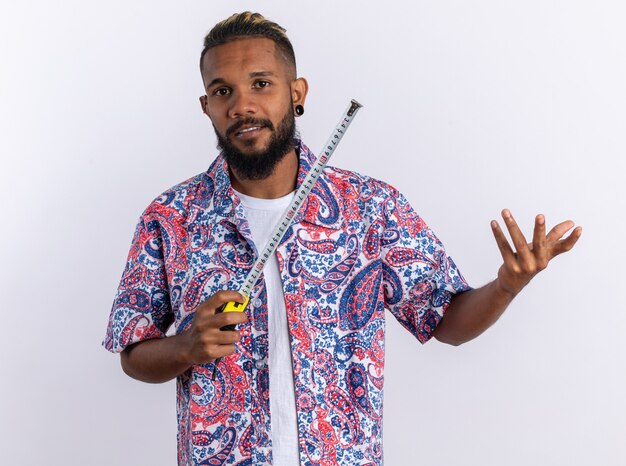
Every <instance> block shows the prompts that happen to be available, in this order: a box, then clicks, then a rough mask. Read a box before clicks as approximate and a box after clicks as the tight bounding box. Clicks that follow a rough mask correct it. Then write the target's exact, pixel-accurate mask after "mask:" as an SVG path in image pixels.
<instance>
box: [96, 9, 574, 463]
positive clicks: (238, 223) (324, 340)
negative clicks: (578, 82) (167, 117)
mask: <svg viewBox="0 0 626 466" xmlns="http://www.w3.org/2000/svg"><path fill="white" fill-rule="evenodd" d="M284 32H285V31H284V29H282V28H281V27H280V26H278V25H277V24H275V23H272V22H270V21H268V20H266V19H265V18H263V17H262V16H261V15H259V14H252V13H242V14H239V15H233V16H232V17H230V18H228V19H226V20H224V21H222V22H221V23H219V24H217V25H216V26H215V27H214V28H213V30H212V31H211V32H210V33H209V34H208V35H207V37H206V38H205V47H204V50H203V52H202V55H201V61H200V66H201V72H202V78H203V81H204V86H205V90H206V95H204V96H202V97H200V104H201V107H202V111H203V112H204V113H205V114H206V115H207V116H208V117H209V119H210V121H211V123H212V124H213V127H214V129H215V133H216V135H217V137H218V141H219V146H220V148H221V150H222V152H221V154H220V155H219V156H218V157H217V159H216V160H215V161H214V162H213V164H212V165H211V166H210V167H209V169H208V171H207V172H206V173H203V174H201V175H198V176H196V177H194V178H191V179H189V180H187V181H185V182H183V183H181V184H179V185H177V186H175V187H173V188H172V189H170V190H168V191H166V192H165V193H163V194H162V195H161V196H160V197H158V198H157V199H156V200H155V201H153V202H152V203H151V204H150V206H149V207H148V208H147V209H146V211H145V212H144V214H143V215H142V217H141V219H140V222H139V225H138V227H137V231H136V234H135V237H134V239H133V243H132V246H131V250H130V254H129V258H128V263H127V266H126V269H125V271H124V275H123V277H122V280H121V283H120V286H119V290H118V293H117V296H116V299H115V302H114V305H113V310H112V312H111V318H110V324H109V328H108V331H107V335H106V339H105V346H106V348H107V349H109V350H111V351H115V352H121V360H122V366H123V368H124V371H125V372H126V373H127V374H128V375H130V376H131V377H134V378H136V379H139V380H143V381H146V382H164V381H167V380H170V379H172V378H177V394H178V422H179V434H178V457H179V464H185V465H187V464H239V465H243V464H269V463H273V464H275V465H294V464H302V465H308V464H324V465H334V464H341V465H350V466H352V465H356V464H362V465H365V464H370V465H377V464H382V461H383V460H382V388H383V362H384V318H385V316H384V310H385V308H387V309H389V310H390V311H391V313H392V314H393V315H394V317H395V318H396V319H398V320H399V321H400V323H401V324H402V325H403V326H405V327H406V328H407V329H408V330H409V331H410V332H412V333H413V334H414V335H415V336H416V337H417V339H418V340H419V341H421V342H426V341H427V340H428V339H429V338H430V337H431V336H435V337H436V338H437V339H438V340H440V341H443V342H446V343H450V344H454V345H458V344H461V343H463V342H466V341H468V340H470V339H472V338H474V337H476V336H478V335H479V334H480V333H482V332H483V331H484V330H485V329H487V328H488V327H489V326H490V325H492V324H493V323H494V322H495V321H496V320H497V319H498V317H499V316H500V315H501V314H502V312H504V310H505V308H506V307H507V305H508V304H509V303H510V302H511V300H512V299H513V298H514V296H515V295H516V294H517V293H519V292H520V291H521V290H522V288H523V287H524V286H525V285H526V284H527V283H528V282H529V281H530V280H531V279H532V278H533V276H534V275H535V274H536V273H538V272H539V271H540V270H542V269H543V268H545V267H546V266H547V264H548V262H549V261H550V260H551V259H552V258H553V257H554V256H556V255H558V254H559V253H561V252H564V251H567V250H569V249H571V248H572V247H573V246H574V244H575V243H576V241H577V240H578V238H579V237H580V234H581V229H580V227H578V228H576V229H575V230H574V231H573V233H572V234H571V235H570V236H569V237H567V238H566V239H561V238H562V237H563V235H564V234H565V233H566V232H567V231H568V230H570V229H571V228H572V227H573V223H572V222H570V221H567V222H563V223H561V224H559V225H557V226H556V227H554V228H553V229H552V230H551V231H550V232H549V233H548V234H547V235H546V232H545V221H544V218H543V216H541V215H538V216H537V218H536V221H535V229H534V233H533V239H532V243H531V244H527V242H526V239H525V238H524V236H523V234H522V233H521V231H520V230H519V228H518V227H517V224H516V223H515V220H514V219H513V217H512V216H511V214H510V213H509V212H508V211H507V210H504V211H503V213H502V216H503V219H504V223H505V224H506V227H507V229H508V231H509V233H510V235H511V238H512V240H513V243H514V247H515V250H514V249H513V248H512V247H511V246H510V245H509V243H508V241H507V240H506V238H505V236H504V234H503V232H502V230H501V229H500V226H499V225H498V223H497V222H495V221H493V222H492V229H493V233H494V236H495V239H496V243H497V245H498V247H499V248H500V251H501V253H502V257H503V264H502V266H501V267H500V269H499V271H498V275H497V278H496V279H495V280H494V281H493V282H491V283H489V284H488V285H486V286H484V287H482V288H479V289H475V290H471V289H470V287H469V286H468V285H467V283H466V282H465V280H464V279H463V277H462V276H461V274H460V273H459V271H458V270H457V268H456V266H455V264H454V263H453V262H452V260H451V259H450V258H449V257H448V256H447V255H446V254H445V251H444V249H443V246H442V244H441V243H440V242H439V241H438V240H437V238H436V237H435V236H434V234H433V233H432V231H431V230H430V229H429V228H428V227H427V225H426V224H425V223H424V222H423V220H422V219H421V218H420V217H419V216H418V215H417V214H416V213H415V212H414V211H413V210H412V208H411V206H410V205H409V204H408V202H407V201H406V199H405V198H404V197H403V196H402V195H401V194H400V193H398V192H397V191H396V190H395V189H394V188H392V187H390V186H389V185H387V184H385V183H383V182H381V181H378V180H374V179H371V178H368V177H365V176H361V175H358V174H356V173H352V172H348V171H344V170H339V169H335V168H327V169H326V170H325V171H324V173H323V174H322V176H321V177H320V179H319V180H318V182H317V184H316V185H315V187H314V189H313V191H312V192H311V194H310V196H309V197H308V198H307V201H306V202H305V203H304V205H303V206H302V208H301V210H300V212H299V213H298V214H297V215H296V218H295V220H294V222H293V225H292V227H291V228H290V229H289V230H288V231H287V232H286V234H285V235H284V237H283V239H282V240H281V243H280V245H279V247H278V249H277V251H276V253H275V255H274V256H273V257H272V261H270V262H269V263H268V265H267V266H266V268H265V270H264V273H263V280H259V282H258V283H257V284H256V286H255V287H254V289H253V291H252V293H251V300H250V304H249V305H248V307H247V309H246V311H245V312H244V313H236V312H235V313H218V312H216V311H217V309H218V308H219V307H220V306H221V305H222V304H224V303H226V302H229V301H236V302H242V301H243V299H242V297H241V295H239V293H237V292H236V291H234V290H237V289H238V288H239V286H241V284H242V283H243V281H244V279H245V276H246V274H247V272H248V271H249V270H250V268H251V267H252V264H253V262H254V259H255V258H256V256H257V255H258V253H259V251H260V250H261V249H262V248H263V247H264V245H265V242H266V240H267V239H268V238H269V236H270V234H271V232H272V230H273V227H274V225H275V224H276V221H277V220H278V219H279V218H280V217H281V215H282V213H283V212H284V210H285V208H286V207H287V206H288V205H289V203H290V201H291V199H292V197H293V193H294V190H295V189H296V187H297V186H298V185H299V184H300V183H301V182H302V180H303V178H304V176H305V175H306V172H307V170H308V169H309V167H310V166H311V164H312V163H313V161H314V159H315V157H314V155H313V154H312V153H311V152H310V151H309V149H308V148H307V147H306V146H305V145H304V144H303V143H302V142H301V141H299V140H298V139H297V138H296V133H295V115H298V116H299V115H302V113H303V112H304V104H305V101H306V95H307V90H308V85H307V82H306V80H304V79H303V78H297V74H296V63H295V57H294V53H293V49H292V47H291V44H290V42H289V40H288V39H287V37H286V35H285V33H284ZM444 312H445V317H443V315H444ZM171 325H174V328H175V335H173V336H166V331H167V330H168V328H169V327H170V326H171ZM228 325H236V326H237V327H236V330H226V331H225V330H221V329H222V328H223V327H225V326H228ZM218 358H222V359H221V362H220V363H219V364H216V361H217V359H218ZM214 372H215V375H216V377H215V378H213V377H212V375H213V373H214Z"/></svg>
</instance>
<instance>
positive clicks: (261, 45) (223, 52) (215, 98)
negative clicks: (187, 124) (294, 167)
mask: <svg viewBox="0 0 626 466" xmlns="http://www.w3.org/2000/svg"><path fill="white" fill-rule="evenodd" d="M202 71H203V79H204V83H205V89H206V97H202V98H201V99H200V101H201V104H202V106H203V111H204V112H205V113H206V114H207V115H208V116H209V118H210V119H211V122H212V123H213V127H214V128H215V133H216V135H217V138H218V143H219V147H220V148H221V149H222V151H223V152H224V155H225V157H226V160H227V162H228V164H229V166H230V167H231V168H232V169H234V170H235V171H236V173H237V174H238V175H239V176H240V177H242V178H244V179H263V178H266V177H267V176H269V175H270V174H271V173H272V172H273V171H274V168H275V166H276V164H277V163H278V162H279V161H280V160H281V159H282V158H283V157H284V156H285V155H286V154H287V153H288V152H289V151H290V150H291V149H293V147H294V142H293V141H294V137H295V121H294V113H293V106H294V105H295V104H297V103H300V104H301V103H303V101H304V96H305V95H306V82H304V83H305V84H304V92H302V89H301V88H302V83H299V82H298V81H299V80H295V79H294V78H295V76H294V72H293V70H292V69H291V68H290V67H289V66H288V65H287V64H286V62H285V61H284V60H283V58H282V56H281V55H280V53H279V51H278V50H277V48H276V44H275V43H274V42H273V41H272V40H270V39H265V38H246V39H240V40H235V41H233V42H229V43H227V44H224V45H220V46H217V47H214V48H212V49H210V50H209V51H207V53H206V55H205V57H204V61H203V66H202Z"/></svg>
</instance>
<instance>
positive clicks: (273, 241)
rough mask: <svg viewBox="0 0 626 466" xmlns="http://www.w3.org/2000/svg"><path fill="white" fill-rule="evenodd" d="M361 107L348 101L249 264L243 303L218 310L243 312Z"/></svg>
mask: <svg viewBox="0 0 626 466" xmlns="http://www.w3.org/2000/svg"><path fill="white" fill-rule="evenodd" d="M361 107H362V105H361V104H360V103H358V102H357V101H356V100H352V101H351V102H350V106H349V107H348V109H347V110H346V112H345V113H344V115H343V116H342V117H341V121H339V123H338V124H337V127H336V128H335V130H334V131H333V133H332V134H331V136H330V138H329V139H328V142H326V146H325V147H324V150H323V154H322V155H320V156H319V157H318V158H317V160H316V161H315V163H314V164H313V166H312V167H311V169H310V170H309V173H307V176H306V178H305V179H304V181H303V182H302V184H301V185H300V188H299V189H298V192H296V194H295V196H294V198H293V201H291V204H290V205H289V207H288V208H287V210H286V211H285V214H284V215H283V217H282V218H281V219H280V221H279V222H278V224H277V225H276V227H275V229H274V231H273V233H272V236H270V239H269V240H268V242H267V244H266V245H265V248H263V251H261V253H260V254H259V257H258V259H257V260H256V262H255V263H254V265H253V266H252V269H250V272H248V276H247V277H246V280H245V281H244V283H243V286H242V287H241V289H240V290H239V293H240V294H241V295H242V296H243V297H244V302H243V303H235V302H229V303H226V304H225V305H223V309H221V312H243V311H244V310H245V308H246V306H247V305H248V302H249V301H250V293H251V292H252V288H253V287H254V285H256V282H257V281H258V280H259V277H260V276H261V273H262V272H263V269H264V268H265V264H267V261H268V260H269V259H270V257H271V256H272V254H273V253H274V251H275V250H276V248H277V247H278V244H279V243H280V240H281V239H282V237H283V235H284V234H285V232H286V231H287V229H288V228H289V226H290V225H291V221H292V220H293V218H294V217H295V215H296V213H297V212H298V210H299V209H300V206H301V205H302V204H303V202H304V200H305V199H306V197H307V196H308V195H309V193H310V192H311V189H313V185H314V184H315V182H316V181H317V179H318V178H319V177H320V175H321V174H322V171H323V170H324V167H325V166H326V164H327V163H328V160H330V157H331V156H332V155H333V152H335V149H336V148H337V145H339V141H341V138H342V137H343V135H344V134H345V132H346V130H347V129H348V127H349V126H350V123H352V120H353V119H354V116H355V115H356V113H357V112H358V111H359V109H360V108H361Z"/></svg>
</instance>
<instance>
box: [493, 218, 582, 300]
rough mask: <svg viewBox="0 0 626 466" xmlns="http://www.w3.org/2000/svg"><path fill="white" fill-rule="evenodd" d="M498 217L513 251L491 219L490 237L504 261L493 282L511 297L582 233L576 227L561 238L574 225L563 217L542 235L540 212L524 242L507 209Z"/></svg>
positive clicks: (569, 246)
mask: <svg viewBox="0 0 626 466" xmlns="http://www.w3.org/2000/svg"><path fill="white" fill-rule="evenodd" d="M502 218H503V219H504V224H505V225H506V227H507V229H508V231H509V234H510V235H511V240H512V241H513V245H514V246H515V250H513V248H512V247H511V245H510V244H509V242H508V240H507V239H506V236H505V235H504V232H503V231H502V229H501V228H500V225H499V224H498V222H497V221H495V220H492V221H491V229H492V231H493V236H494V237H495V239H496V243H498V247H499V248H500V253H501V254H502V259H503V260H504V263H503V264H502V266H501V267H500V270H498V278H497V284H498V286H499V287H500V288H501V289H502V290H503V291H505V292H507V293H510V294H511V295H513V296H515V295H516V294H518V293H519V292H520V291H521V290H522V288H524V286H526V285H527V284H528V282H530V280H532V278H533V277H534V276H535V275H537V274H538V273H539V272H541V271H542V270H543V269H545V268H546V267H547V266H548V263H549V262H550V261H551V260H552V259H553V258H554V257H556V256H558V255H559V254H561V253H564V252H567V251H569V250H570V249H572V248H573V247H574V245H575V244H576V242H577V241H578V238H580V235H581V234H582V227H576V228H575V229H574V231H572V233H570V235H569V236H567V237H566V238H564V239H562V238H563V236H564V235H565V233H567V232H568V231H569V230H570V229H572V228H573V227H574V222H572V221H571V220H567V221H565V222H562V223H559V224H558V225H556V226H555V227H554V228H552V230H550V232H549V233H548V234H547V235H546V221H545V217H544V216H543V215H541V214H540V215H537V216H536V217H535V229H534V233H533V241H532V243H528V242H527V241H526V238H525V237H524V234H523V233H522V231H521V230H520V228H519V226H518V225H517V222H516V221H515V219H514V218H513V215H511V212H510V211H509V210H508V209H504V210H503V211H502Z"/></svg>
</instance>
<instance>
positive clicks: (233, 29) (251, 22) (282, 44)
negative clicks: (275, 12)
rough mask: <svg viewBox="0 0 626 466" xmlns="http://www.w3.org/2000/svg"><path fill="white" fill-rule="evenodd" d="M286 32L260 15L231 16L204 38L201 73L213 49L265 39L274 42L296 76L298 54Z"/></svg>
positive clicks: (238, 14)
mask: <svg viewBox="0 0 626 466" xmlns="http://www.w3.org/2000/svg"><path fill="white" fill-rule="evenodd" d="M285 32H286V29H285V28H283V27H282V26H280V25H278V24H277V23H275V22H273V21H270V20H268V19H266V18H265V17H264V16H263V15H261V14H260V13H252V12H250V11H244V12H243V13H236V14H234V15H231V16H229V17H228V18H226V19H225V20H223V21H220V22H219V23H217V24H216V25H215V26H214V27H213V29H211V30H210V31H209V33H208V34H207V35H206V37H205V38H204V48H203V49H202V53H201V54H200V73H202V61H203V60H204V55H205V54H206V53H207V51H208V50H210V49H212V48H213V47H217V46H218V45H223V44H226V43H228V42H232V41H234V40H238V39H245V38H253V37H264V38H266V39H270V40H272V41H274V43H275V44H276V46H277V47H278V50H279V51H280V53H281V54H282V56H283V58H284V59H285V61H286V63H287V64H288V65H289V66H290V67H293V71H294V74H295V73H296V54H295V53H294V51H293V46H292V45H291V42H290V41H289V38H288V37H287V34H285Z"/></svg>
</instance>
